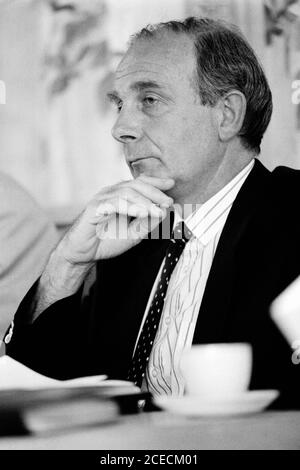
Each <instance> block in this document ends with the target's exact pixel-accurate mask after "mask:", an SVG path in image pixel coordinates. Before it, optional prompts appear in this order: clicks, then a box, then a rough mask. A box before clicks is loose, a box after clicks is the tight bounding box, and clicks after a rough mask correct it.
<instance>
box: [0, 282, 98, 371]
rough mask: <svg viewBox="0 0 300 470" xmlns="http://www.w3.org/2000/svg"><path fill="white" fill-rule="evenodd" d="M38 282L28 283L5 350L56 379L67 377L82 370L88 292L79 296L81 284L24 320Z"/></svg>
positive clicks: (30, 306)
mask: <svg viewBox="0 0 300 470" xmlns="http://www.w3.org/2000/svg"><path fill="white" fill-rule="evenodd" d="M38 282H39V281H36V282H35V284H34V285H33V286H32V287H31V289H30V290H29V292H28V293H27V295H26V296H25V298H24V299H23V301H22V302H21V304H20V306H19V309H18V310H17V313H16V315H15V318H14V322H13V328H11V333H10V334H9V338H8V339H7V336H6V337H5V342H6V343H7V344H6V353H7V354H8V355H10V356H11V357H13V358H14V359H16V360H17V361H19V362H21V363H23V364H24V365H26V366H27V367H30V368H31V369H33V370H35V371H37V372H39V373H41V374H44V375H46V376H49V377H53V378H56V379H61V380H63V379H69V378H73V377H79V376H83V375H86V373H85V368H86V367H85V365H86V361H85V352H86V348H85V336H86V335H85V323H86V322H87V321H88V318H87V316H88V315H89V308H88V304H89V301H90V295H91V294H88V295H87V296H86V297H85V300H83V295H82V293H83V287H82V288H80V289H79V290H78V292H76V293H75V294H74V295H72V296H69V297H66V298H64V299H61V300H59V301H57V302H55V303H54V304H52V305H51V306H50V307H48V308H47V309H46V310H44V312H42V313H41V314H40V316H39V317H38V318H37V319H36V320H35V321H34V322H33V323H29V322H28V317H29V315H30V312H31V309H32V305H33V304H34V298H35V295H36V290H37V287H38Z"/></svg>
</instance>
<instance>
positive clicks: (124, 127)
mask: <svg viewBox="0 0 300 470" xmlns="http://www.w3.org/2000/svg"><path fill="white" fill-rule="evenodd" d="M111 133H112V136H113V137H114V138H115V139H116V140H118V141H119V142H121V143H122V144H127V143H130V142H134V141H135V140H138V139H139V138H140V137H141V135H142V129H141V123H140V122H139V120H138V117H137V116H136V115H135V113H133V112H132V111H129V110H126V109H125V106H123V108H122V109H121V111H120V114H119V116H118V119H117V121H116V122H115V125H114V126H113V128H112V130H111Z"/></svg>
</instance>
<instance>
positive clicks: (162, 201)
mask: <svg viewBox="0 0 300 470" xmlns="http://www.w3.org/2000/svg"><path fill="white" fill-rule="evenodd" d="M131 187H132V188H134V189H135V190H136V191H137V192H138V193H139V194H142V195H143V196H144V197H146V198H147V199H149V200H151V201H152V202H153V203H154V204H158V205H160V206H162V207H165V208H168V207H170V206H172V205H173V204H174V200H173V199H172V198H171V197H170V196H168V195H167V194H165V193H164V192H163V191H162V190H160V189H159V188H157V187H155V186H153V185H151V184H149V183H147V182H145V181H142V180H140V179H138V178H137V179H136V180H133V181H132V183H131Z"/></svg>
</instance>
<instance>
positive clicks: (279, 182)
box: [271, 166, 300, 194]
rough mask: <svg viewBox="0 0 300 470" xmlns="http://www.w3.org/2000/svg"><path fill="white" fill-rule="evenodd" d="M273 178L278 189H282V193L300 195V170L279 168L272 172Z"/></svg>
mask: <svg viewBox="0 0 300 470" xmlns="http://www.w3.org/2000/svg"><path fill="white" fill-rule="evenodd" d="M271 176H272V181H273V185H274V187H275V188H276V189H281V192H284V193H285V192H286V194H292V193H294V192H296V193H298V194H299V191H300V170H296V169H294V168H289V167H287V166H278V167H276V168H275V169H274V170H273V171H272V173H271Z"/></svg>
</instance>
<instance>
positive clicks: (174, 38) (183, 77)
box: [115, 33, 196, 89]
mask: <svg viewBox="0 0 300 470" xmlns="http://www.w3.org/2000/svg"><path fill="white" fill-rule="evenodd" d="M195 70H196V61H195V54H194V45H193V42H192V40H191V39H190V38H188V37H186V36H185V35H175V34H174V33H173V34H168V35H166V34H164V35H162V36H161V37H158V38H149V39H138V40H137V41H136V42H135V43H134V44H133V45H132V46H131V47H130V48H129V50H128V52H127V53H126V54H125V56H124V58H123V59H122V61H121V62H120V64H119V66H118V67H117V70H116V73H115V86H116V88H117V89H118V88H123V87H124V88H127V87H131V86H132V84H134V82H136V81H145V82H146V81H149V80H150V81H152V82H154V83H156V84H157V85H158V86H161V87H162V88H164V87H166V88H169V89H174V88H176V86H179V85H180V86H181V88H183V86H184V84H186V85H188V86H189V87H190V86H191V83H192V81H193V80H194V76H195Z"/></svg>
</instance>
